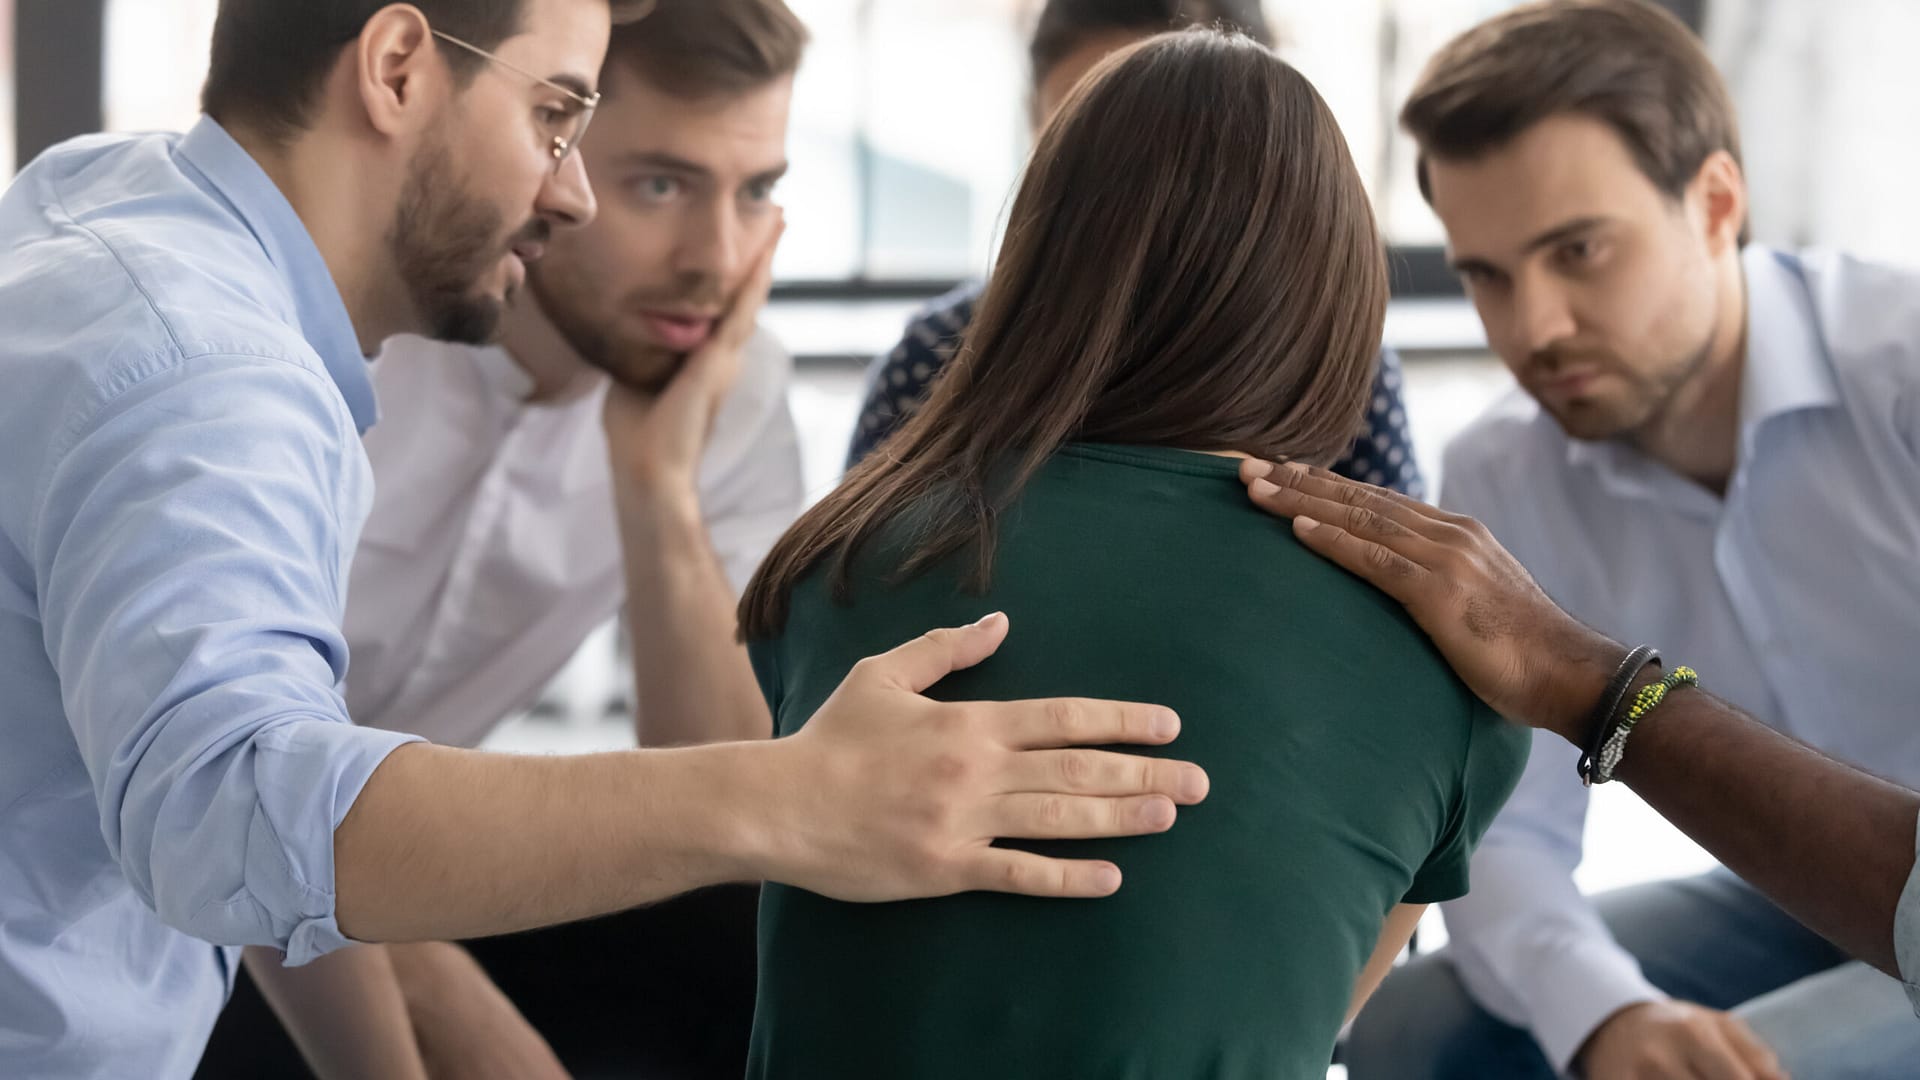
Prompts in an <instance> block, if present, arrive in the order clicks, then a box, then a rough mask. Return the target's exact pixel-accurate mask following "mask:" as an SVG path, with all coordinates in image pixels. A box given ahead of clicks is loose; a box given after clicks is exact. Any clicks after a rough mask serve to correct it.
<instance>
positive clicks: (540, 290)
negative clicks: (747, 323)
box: [527, 262, 724, 394]
mask: <svg viewBox="0 0 1920 1080" xmlns="http://www.w3.org/2000/svg"><path fill="white" fill-rule="evenodd" d="M592 284H593V283H591V282H586V281H580V280H578V279H576V278H573V277H571V276H570V275H568V274H567V273H565V272H564V270H563V269H562V264H561V263H558V262H555V263H546V264H542V265H540V266H538V267H536V268H533V269H532V270H530V271H529V273H528V274H527V288H528V291H529V292H531V293H532V294H533V296H534V299H536V300H538V301H539V302H540V310H541V311H542V312H544V313H545V314H546V316H547V319H548V321H550V322H552V323H553V326H554V329H556V330H558V331H559V332H560V336H561V337H563V338H565V339H566V342H567V344H568V345H570V346H572V347H573V351H574V352H576V353H578V354H579V355H580V359H581V360H583V361H585V362H586V364H587V365H588V366H589V367H593V368H595V369H597V370H600V371H603V372H605V373H607V374H608V375H610V376H612V377H613V379H614V380H615V381H616V382H618V383H620V384H621V385H623V386H625V387H627V388H628V389H630V390H634V391H637V392H639V393H642V394H658V393H660V392H661V391H662V390H665V389H666V388H667V385H668V384H669V383H671V382H672V381H673V377H674V376H675V375H677V374H679V373H680V369H681V367H683V366H684V365H685V364H686V362H687V354H686V353H681V352H675V351H673V350H671V349H666V348H662V347H661V346H659V345H655V344H653V343H652V342H649V341H645V340H642V339H639V338H637V337H635V336H632V335H623V334H621V333H620V329H619V324H620V322H621V321H622V320H623V319H627V318H633V317H636V315H635V313H636V312H639V311H647V310H657V309H662V308H666V309H673V308H679V307H698V308H710V309H719V308H721V307H723V306H724V305H723V303H722V302H721V301H720V300H719V299H717V297H718V296H719V295H720V294H719V283H718V282H716V281H714V280H713V279H712V278H708V277H697V278H695V277H689V278H687V279H686V280H684V281H682V282H681V283H680V285H679V286H678V287H677V288H668V289H664V290H659V291H640V290H636V291H634V292H631V293H628V294H627V295H626V296H624V297H622V298H621V299H620V300H619V301H618V302H617V303H616V304H615V305H614V306H613V307H612V308H611V309H610V310H597V309H596V307H595V305H594V304H593V302H592V300H593V294H592V292H591V289H592Z"/></svg>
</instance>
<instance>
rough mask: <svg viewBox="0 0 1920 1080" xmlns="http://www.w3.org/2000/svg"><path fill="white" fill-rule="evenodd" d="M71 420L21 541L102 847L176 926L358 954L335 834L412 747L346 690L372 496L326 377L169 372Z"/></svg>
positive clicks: (236, 367) (212, 367)
mask: <svg viewBox="0 0 1920 1080" xmlns="http://www.w3.org/2000/svg"><path fill="white" fill-rule="evenodd" d="M117 380H118V383H120V384H123V385H114V386H106V387H101V388H100V393H99V395H98V397H97V398H96V400H94V401H92V402H90V403H89V404H88V406H87V407H86V408H85V409H84V410H81V411H80V412H79V414H78V415H77V416H76V419H75V422H74V423H73V424H71V425H70V426H69V428H68V429H66V433H65V435H64V436H63V442H64V443H65V444H67V445H62V446H58V447H57V448H56V450H55V453H54V456H53V459H52V460H53V464H52V467H51V468H50V470H49V472H48V475H47V477H46V479H45V480H44V482H43V484H44V486H43V492H42V495H41V498H40V499H39V500H38V506H39V514H38V517H37V519H36V521H35V523H34V528H33V530H32V537H33V553H32V556H33V561H34V565H35V572H36V575H37V579H38V586H39V589H40V594H41V610H42V612H43V614H44V626H45V632H46V646H47V651H48V655H49V657H50V658H51V660H52V661H53V664H54V667H55V669H56V670H57V672H58V674H59V678H60V685H61V694H62V698H63V703H64V705H65V710H66V714H67V718H68V721H69V723H70V724H71V726H72V728H73V732H74V736H75V739H76V741H77V744H78V747H79V751H80V753H81V756H82V757H83V759H84V761H85V765H86V768H87V771H88V773H89V775H90V778H91V780H92V783H93V787H94V791H95V794H96V797H97V799H98V805H99V812H100V828H101V832H102V835H103V836H104V838H105V840H106V843H107V846H108V849H109V851H110V852H111V853H112V855H113V857H114V859H115V860H116V861H117V862H118V864H119V865H120V867H121V868H122V870H123V872H124V873H125V875H126V877H127V879H128V881H129V882H131V883H132V885H133V887H134V889H135V890H136V891H137V893H138V894H139V895H140V896H141V897H142V898H143V899H144V900H145V901H146V902H147V903H148V904H150V905H151V906H152V907H153V908H154V910H155V911H156V912H157V913H158V914H159V916H160V917H161V918H162V919H163V920H164V921H165V922H166V923H167V924H169V925H171V926H173V927H175V928H177V929H179V930H181V931H183V932H186V933H189V934H192V935H194V936H196V937H199V938H202V939H204V940H207V941H210V942H213V943H215V944H222V945H270V946H275V947H278V948H280V949H282V950H284V951H285V952H286V953H287V958H288V962H289V963H293V964H301V963H305V962H307V961H310V960H312V959H314V958H316V957H318V956H320V955H322V954H324V953H326V952H328V951H330V950H332V949H336V948H339V947H341V946H343V945H345V944H348V942H347V941H346V939H345V938H344V937H343V936H342V935H341V933H340V930H339V927H338V925H337V924H336V922H335V919H334V891H333V890H334V866H333V831H334V829H335V827H337V826H338V825H339V824H340V822H341V820H342V819H343V818H345V816H346V814H347V811H348V810H349V809H350V808H351V807H352V805H353V802H354V800H355V799H356V798H357V797H358V795H359V793H360V790H361V788H362V786H363V785H364V784H365V783H366V782H367V779H368V778H369V777H370V776H371V775H372V774H373V772H374V770H375V769H376V768H377V767H378V766H379V765H380V763H381V762H382V761H383V760H384V759H385V758H386V756H387V754H389V753H390V752H392V751H393V750H394V749H395V748H396V747H398V746H400V745H401V744H403V743H406V742H410V741H414V740H412V739H411V738H410V737H408V736H404V735H398V734H394V733H390V732H384V731H376V730H372V729H367V728H360V727H356V726H354V725H353V724H352V723H350V721H349V719H348V716H347V711H346V706H345V704H344V702H343V701H342V699H341V697H340V694H339V692H338V686H339V684H340V680H341V678H342V676H343V675H344V673H345V669H346V663H347V647H346V642H345V640H344V638H343V637H342V634H341V631H340V620H341V616H342V613H343V610H344V606H345V588H346V581H347V573H346V571H347V560H348V558H349V557H350V555H351V548H352V545H353V543H354V541H355V539H356V538H357V535H358V530H359V524H360V521H361V520H362V519H363V518H364V515H365V510H366V506H367V503H368V500H369V498H370V494H371V478H370V475H369V473H368V469H367V466H366V462H365V458H364V455H363V453H362V451H361V450H360V448H359V445H358V433H357V432H356V431H355V429H354V427H353V425H352V422H351V419H350V417H349V416H348V414H347V412H346V409H345V406H344V404H343V403H342V402H341V400H340V398H339V395H338V393H337V392H336V391H335V390H334V389H333V387H332V386H331V384H330V383H328V382H327V381H326V379H325V377H324V375H322V374H321V373H320V372H319V371H318V370H317V364H316V365H315V367H308V366H303V365H302V364H300V363H298V362H296V361H287V360H273V359H261V358H253V357H244V356H242V357H225V356H221V357H201V358H197V359H192V360H187V361H184V362H182V361H180V360H178V359H177V358H173V359H171V360H170V361H168V362H160V361H158V360H156V361H154V362H153V363H151V364H149V365H146V366H145V367H142V366H140V365H135V366H133V367H131V368H128V369H125V370H122V371H120V372H118V373H117Z"/></svg>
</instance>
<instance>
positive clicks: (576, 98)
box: [433, 30, 600, 172]
mask: <svg viewBox="0 0 1920 1080" xmlns="http://www.w3.org/2000/svg"><path fill="white" fill-rule="evenodd" d="M433 36H434V37H437V38H439V39H440V40H441V41H444V42H446V43H447V44H449V45H457V46H459V47H460V48H462V49H465V50H467V51H468V52H470V53H472V54H473V55H475V56H478V57H479V58H481V59H482V60H485V61H487V62H489V63H493V64H498V65H500V66H501V67H503V68H506V69H507V70H508V71H511V72H513V73H514V74H515V75H518V76H520V77H521V78H523V79H531V80H532V81H534V82H536V83H539V84H540V85H541V86H544V87H546V88H548V89H549V90H555V91H558V92H559V93H562V94H565V95H566V96H567V97H568V98H569V99H570V100H572V101H573V103H574V104H575V105H577V106H579V107H578V108H576V109H541V110H539V112H540V114H541V123H543V124H545V125H546V128H547V130H548V132H549V133H550V134H551V135H552V136H553V143H552V145H551V146H550V147H549V148H548V149H549V152H551V153H552V154H553V171H554V172H559V171H560V166H562V165H564V164H566V161H567V155H568V154H571V153H573V152H574V150H576V149H578V148H579V146H580V140H581V139H583V138H585V137H586V134H587V125H588V124H590V123H592V122H593V111H594V110H595V109H597V108H599V107H600V95H599V94H595V95H593V96H592V97H583V96H581V95H580V94H578V93H576V92H574V91H572V90H569V89H567V88H566V87H564V86H561V85H560V84H559V83H557V82H554V81H553V80H552V79H543V78H541V77H540V76H538V75H535V74H534V73H533V72H531V71H528V70H526V69H525V68H520V67H515V66H514V65H512V64H509V63H507V62H506V61H505V60H502V59H500V58H499V57H497V56H495V55H493V54H492V53H490V52H488V51H487V50H485V49H482V48H480V47H479V46H478V45H469V44H467V43H466V42H464V41H461V40H460V39H459V38H457V37H454V36H453V35H452V34H443V33H441V32H440V31H438V30H435V31H434V32H433Z"/></svg>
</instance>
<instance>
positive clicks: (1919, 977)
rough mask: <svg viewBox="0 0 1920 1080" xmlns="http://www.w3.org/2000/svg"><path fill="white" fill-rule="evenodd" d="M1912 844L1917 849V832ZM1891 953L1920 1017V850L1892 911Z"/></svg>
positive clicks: (1908, 998) (1919, 846)
mask: <svg viewBox="0 0 1920 1080" xmlns="http://www.w3.org/2000/svg"><path fill="white" fill-rule="evenodd" d="M1916 830H1920V825H1916ZM1915 847H1916V849H1920V832H1917V833H1916V837H1915ZM1893 953H1894V958H1895V959H1896V960H1897V961H1899V964H1900V981H1902V982H1904V983H1906V984H1907V1000H1909V1001H1911V1002H1913V1013H1914V1015H1915V1016H1920V850H1916V852H1915V860H1914V867H1913V875H1912V876H1911V877H1909V878H1908V879H1907V888H1906V891H1905V892H1903V893H1901V894H1900V908H1899V910H1897V911H1895V912H1894V916H1893Z"/></svg>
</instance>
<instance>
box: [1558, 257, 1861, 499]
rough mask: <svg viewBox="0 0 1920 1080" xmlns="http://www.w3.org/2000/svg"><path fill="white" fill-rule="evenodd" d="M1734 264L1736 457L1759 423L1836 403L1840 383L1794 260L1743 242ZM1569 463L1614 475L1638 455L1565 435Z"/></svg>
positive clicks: (1618, 444) (1612, 443)
mask: <svg viewBox="0 0 1920 1080" xmlns="http://www.w3.org/2000/svg"><path fill="white" fill-rule="evenodd" d="M1740 263H1741V270H1742V272H1743V274H1744V276H1745V278H1746V295H1747V344H1746V358H1745V361H1744V363H1743V366H1742V368H1741V375H1740V449H1741V455H1740V456H1741V458H1742V459H1746V458H1748V457H1750V456H1751V454H1752V450H1753V437H1754V433H1755V432H1757V431H1758V430H1759V429H1760V427H1761V425H1763V424H1765V423H1766V422H1767V421H1768V420H1771V419H1773V418H1774V417H1776V416H1784V415H1786V414H1787V413H1791V412H1798V411H1800V410H1803V409H1818V408H1826V407H1828V406H1832V405H1838V404H1839V403H1840V388H1839V384H1838V383H1837V382H1835V380H1834V377H1833V366H1832V364H1831V363H1830V362H1829V361H1828V359H1827V349H1826V344H1825V342H1824V341H1823V340H1822V338H1821V336H1820V326H1819V323H1818V321H1817V320H1816V319H1815V317H1814V310H1813V298H1812V296H1811V294H1809V292H1808V290H1807V285H1806V281H1805V280H1804V279H1803V278H1802V277H1801V275H1800V271H1799V264H1798V262H1797V261H1796V260H1794V259H1793V257H1792V256H1789V255H1785V254H1782V253H1780V252H1777V251H1774V250H1773V249H1771V248H1766V247H1762V246H1760V245H1759V244H1749V245H1747V249H1746V251H1744V252H1743V253H1742V254H1741V256H1740ZM1567 461H1568V463H1569V464H1572V465H1577V466H1586V467H1598V468H1601V469H1603V470H1607V471H1611V472H1613V473H1616V474H1618V473H1622V472H1631V471H1633V468H1634V467H1635V466H1637V465H1638V464H1639V463H1641V462H1643V461H1644V459H1643V458H1642V456H1641V455H1640V453H1639V452H1638V451H1636V450H1634V449H1633V448H1632V447H1630V446H1628V445H1627V444H1626V443H1624V442H1622V441H1620V440H1618V439H1604V440H1599V441H1589V440H1582V439H1568V440H1567Z"/></svg>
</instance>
